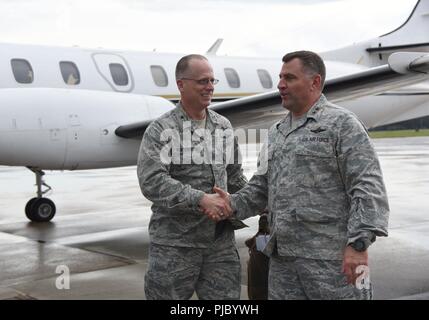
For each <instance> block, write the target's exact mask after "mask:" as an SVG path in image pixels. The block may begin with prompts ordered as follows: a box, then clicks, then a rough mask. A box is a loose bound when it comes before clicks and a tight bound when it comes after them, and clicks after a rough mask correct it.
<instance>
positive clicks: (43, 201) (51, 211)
mask: <svg viewBox="0 0 429 320" xmlns="http://www.w3.org/2000/svg"><path fill="white" fill-rule="evenodd" d="M32 201H33V202H32ZM31 202H32V203H31ZM27 206H29V210H28V212H29V214H28V215H27V217H28V219H30V220H31V221H33V222H48V221H51V220H52V218H53V217H54V216H55V213H56V208H55V204H54V203H53V202H52V201H51V200H50V199H48V198H33V199H31V200H30V201H29V202H28V203H27ZM27 206H26V208H27ZM26 211H27V210H26ZM26 214H27V212H26Z"/></svg>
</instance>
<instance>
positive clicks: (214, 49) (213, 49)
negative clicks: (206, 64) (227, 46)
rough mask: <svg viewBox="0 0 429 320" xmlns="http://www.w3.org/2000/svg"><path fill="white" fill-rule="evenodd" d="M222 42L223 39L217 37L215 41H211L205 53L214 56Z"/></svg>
mask: <svg viewBox="0 0 429 320" xmlns="http://www.w3.org/2000/svg"><path fill="white" fill-rule="evenodd" d="M222 42H223V39H221V38H219V39H217V40H216V41H215V43H213V45H212V46H211V47H210V49H209V50H207V52H206V54H208V55H214V56H215V55H216V53H217V51H218V50H219V47H220V45H221V44H222Z"/></svg>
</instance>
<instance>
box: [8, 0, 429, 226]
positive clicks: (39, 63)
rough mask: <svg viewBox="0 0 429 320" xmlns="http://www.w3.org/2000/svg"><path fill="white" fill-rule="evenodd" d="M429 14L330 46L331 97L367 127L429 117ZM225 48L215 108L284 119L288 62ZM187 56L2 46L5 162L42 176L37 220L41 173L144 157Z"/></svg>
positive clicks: (421, 7)
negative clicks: (143, 144) (281, 75)
mask: <svg viewBox="0 0 429 320" xmlns="http://www.w3.org/2000/svg"><path fill="white" fill-rule="evenodd" d="M428 19H429V0H420V1H418V2H417V4H416V7H415V8H414V10H413V12H412V14H411V16H410V17H409V19H408V20H407V22H406V23H405V24H404V25H403V26H402V27H401V28H399V29H398V30H396V31H394V32H392V33H389V34H387V35H384V36H382V37H379V38H377V39H374V40H371V41H368V42H365V43H361V44H357V45H354V46H350V47H347V48H343V49H340V50H339V51H332V52H326V53H323V54H322V55H323V56H324V57H325V61H326V65H327V71H328V75H327V82H326V87H325V90H324V92H325V94H326V95H327V96H328V98H329V99H330V100H331V101H334V102H337V103H339V104H341V105H343V106H344V107H346V108H349V109H351V110H352V111H354V112H355V113H356V114H357V115H358V117H360V118H361V119H362V121H364V122H365V123H366V125H367V126H369V127H372V126H375V125H381V124H386V123H389V122H395V121H399V120H403V119H410V118H414V117H418V116H421V115H426V114H429V108H428V106H429V99H428V97H429V84H428V83H427V82H422V81H426V80H427V79H429V74H428V73H429V54H427V53H425V52H426V51H427V50H426V49H427V47H428V46H429V41H428V40H429V39H428V38H429V20H428ZM410 39H411V40H410ZM409 41H412V42H409ZM219 45H220V42H219V41H218V42H216V43H215V45H214V46H213V47H212V48H211V49H210V50H209V51H208V52H207V57H208V58H209V60H210V62H211V64H212V65H213V68H214V72H215V75H216V77H217V78H219V80H220V82H219V84H218V85H217V86H216V88H215V95H214V101H217V102H218V103H216V104H214V105H213V106H212V108H213V109H214V110H216V111H218V112H219V113H221V114H223V115H225V116H227V117H228V118H229V119H230V120H231V122H232V124H233V125H234V126H235V127H245V128H267V127H269V126H270V125H271V124H272V122H273V121H275V120H278V119H279V118H280V117H282V116H284V114H285V110H284V109H283V108H282V107H281V102H280V101H281V100H280V98H279V94H278V92H277V90H276V83H275V80H274V79H276V78H277V77H278V72H279V69H280V66H281V59H280V58H279V59H264V58H242V57H220V56H217V55H216V51H217V48H218V47H219ZM399 51H403V52H399ZM411 51H412V52H411ZM421 51H423V52H421ZM182 56H183V55H182V54H161V53H155V52H150V53H148V52H146V53H142V52H122V51H109V50H98V49H96V50H91V49H80V48H57V47H44V46H26V45H13V44H0V106H1V107H0V165H5V166H24V167H27V168H29V169H30V170H32V171H33V172H34V173H35V175H36V184H37V196H36V197H35V198H32V199H31V200H30V201H28V203H27V205H26V207H25V213H26V215H27V217H28V218H29V219H30V220H32V221H35V222H45V221H50V220H51V219H52V218H53V217H54V215H55V213H56V208H55V204H54V203H53V202H52V201H51V200H50V199H48V198H45V197H44V195H45V194H46V192H48V191H49V190H51V188H50V187H49V186H48V185H47V184H46V183H45V182H44V179H43V176H44V171H43V170H83V169H97V168H110V167H120V166H129V165H135V164H136V159H137V153H138V149H139V146H140V141H141V137H142V134H143V132H144V130H145V128H146V127H147V126H148V124H149V123H150V122H151V121H152V120H153V119H155V118H157V117H158V116H160V115H161V114H162V113H164V112H166V111H168V110H171V109H172V108H174V104H173V103H172V102H174V101H177V100H178V98H179V96H178V92H177V89H176V86H175V79H174V69H175V65H176V63H177V61H178V60H179V58H180V57H182ZM330 59H332V60H330ZM219 101H222V102H219ZM43 187H45V188H46V189H45V190H44V188H43Z"/></svg>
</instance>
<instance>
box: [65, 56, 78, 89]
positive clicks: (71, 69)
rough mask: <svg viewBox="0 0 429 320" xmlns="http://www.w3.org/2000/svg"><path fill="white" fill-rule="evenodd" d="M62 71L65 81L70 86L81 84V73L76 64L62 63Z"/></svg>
mask: <svg viewBox="0 0 429 320" xmlns="http://www.w3.org/2000/svg"><path fill="white" fill-rule="evenodd" d="M60 70H61V75H62V76H63V80H64V82H65V83H66V84H68V85H77V84H79V83H80V73H79V69H78V68H77V66H76V64H74V63H73V62H71V61H60Z"/></svg>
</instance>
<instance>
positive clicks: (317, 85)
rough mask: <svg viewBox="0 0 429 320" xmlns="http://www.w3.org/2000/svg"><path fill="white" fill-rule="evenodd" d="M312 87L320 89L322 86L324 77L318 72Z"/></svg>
mask: <svg viewBox="0 0 429 320" xmlns="http://www.w3.org/2000/svg"><path fill="white" fill-rule="evenodd" d="M311 87H312V89H314V90H318V91H320V90H321V88H322V77H321V75H320V74H316V75H315V76H314V77H313V83H312V84H311Z"/></svg>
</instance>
